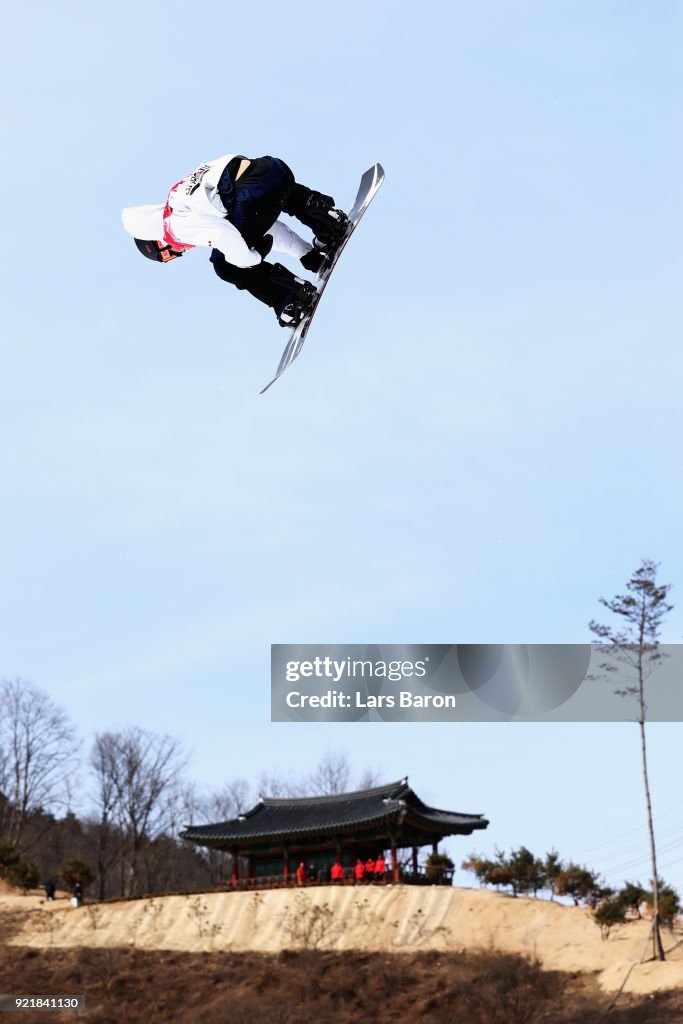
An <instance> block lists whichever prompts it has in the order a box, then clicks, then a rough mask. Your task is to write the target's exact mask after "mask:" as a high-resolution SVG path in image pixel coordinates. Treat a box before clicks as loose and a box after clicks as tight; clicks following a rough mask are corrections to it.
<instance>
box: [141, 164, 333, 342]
mask: <svg viewBox="0 0 683 1024" xmlns="http://www.w3.org/2000/svg"><path fill="white" fill-rule="evenodd" d="M281 213H286V214H289V215H290V216H293V217H296V218H297V219H298V220H299V221H301V223H302V224H304V225H305V226H306V227H307V228H309V229H310V230H311V231H312V232H313V234H314V238H313V242H307V241H305V240H304V239H303V238H301V237H300V236H299V235H298V234H297V233H296V232H295V231H293V230H292V229H291V228H290V227H288V226H287V225H286V224H284V223H283V222H282V221H280V220H279V219H278V218H279V216H280V214H281ZM122 219H123V225H124V227H125V229H126V231H128V233H129V234H131V235H132V236H133V238H134V240H135V244H136V246H137V248H138V250H139V251H140V252H141V253H142V254H143V256H146V257H147V258H148V259H150V260H154V261H155V262H159V263H168V262H170V261H171V260H174V259H176V258H177V257H179V256H182V255H183V253H185V252H186V251H187V250H188V249H193V248H195V247H196V246H202V245H204V246H208V247H209V248H210V249H211V256H210V260H211V263H212V264H213V269H214V270H215V272H216V274H217V275H218V277H220V279H221V280H222V281H227V282H229V283H230V284H234V285H235V286H236V287H237V288H239V289H243V290H245V291H247V292H249V293H250V294H251V295H253V296H254V298H256V299H259V300H260V301H261V302H264V303H265V304H266V305H268V306H271V307H272V309H274V310H275V314H276V316H277V318H278V323H280V325H281V326H283V327H295V326H296V325H297V324H298V323H299V322H300V321H301V320H302V319H303V317H304V316H305V315H306V313H307V312H308V310H309V309H310V308H311V306H312V304H313V300H314V299H315V297H316V294H317V291H316V288H315V286H314V285H313V284H312V283H311V282H310V281H307V280H305V279H303V278H300V277H297V276H296V275H295V274H293V273H292V272H291V271H290V270H288V269H287V268H285V267H283V266H282V265H281V264H280V263H269V262H268V260H267V259H266V257H267V256H268V255H269V254H270V252H271V251H272V252H279V253H284V254H288V255H290V256H293V257H294V258H295V259H298V260H299V262H300V263H301V265H302V266H303V267H304V269H306V270H308V271H311V272H312V273H319V272H320V271H321V270H322V269H323V267H324V265H325V263H326V261H329V260H331V259H332V258H333V257H334V253H335V251H336V250H337V248H338V246H339V245H340V243H341V242H342V241H343V240H344V236H345V234H346V231H347V228H348V220H347V217H346V214H345V213H343V212H342V211H341V210H338V209H336V208H335V205H334V199H333V198H332V197H331V196H327V195H323V194H322V193H321V192H315V191H313V190H312V189H310V188H307V187H306V186H305V185H301V184H299V183H298V182H297V181H295V178H294V175H293V173H292V171H291V170H290V169H289V167H288V166H287V164H286V163H285V162H284V161H283V160H280V159H279V158H278V157H272V156H263V157H258V158H256V159H249V158H248V157H245V156H232V155H229V154H228V155H225V156H221V157H218V159H216V160H210V161H208V162H207V163H204V164H200V166H199V167H198V168H197V169H196V170H195V171H193V173H192V174H189V175H188V176H187V177H185V178H183V179H182V180H181V181H179V182H177V184H175V185H173V187H172V188H171V190H170V192H169V194H168V198H167V200H166V202H165V203H164V204H158V205H156V206H154V205H152V206H130V207H127V208H126V209H125V210H124V211H123V217H122Z"/></svg>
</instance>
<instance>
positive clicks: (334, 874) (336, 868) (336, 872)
mask: <svg viewBox="0 0 683 1024" xmlns="http://www.w3.org/2000/svg"><path fill="white" fill-rule="evenodd" d="M330 877H331V879H332V881H333V882H343V881H344V868H343V867H342V866H341V862H340V861H338V860H336V861H335V862H334V864H333V865H332V870H331V871H330Z"/></svg>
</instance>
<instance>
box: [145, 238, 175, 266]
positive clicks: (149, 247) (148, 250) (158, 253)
mask: <svg viewBox="0 0 683 1024" xmlns="http://www.w3.org/2000/svg"><path fill="white" fill-rule="evenodd" d="M135 244H136V246H137V248H138V252H141V253H142V255H143V256H146V257H147V259H148V260H153V261H154V262H155V263H168V262H169V261H170V260H175V259H177V257H178V256H182V255H183V254H182V252H178V250H177V249H174V248H173V246H172V245H167V244H166V242H159V241H151V240H150V241H146V240H143V239H141V238H136V239H135Z"/></svg>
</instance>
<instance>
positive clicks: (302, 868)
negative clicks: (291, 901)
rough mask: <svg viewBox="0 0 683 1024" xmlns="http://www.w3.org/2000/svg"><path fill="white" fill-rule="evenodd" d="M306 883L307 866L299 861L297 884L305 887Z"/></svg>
mask: <svg viewBox="0 0 683 1024" xmlns="http://www.w3.org/2000/svg"><path fill="white" fill-rule="evenodd" d="M305 881H306V865H305V864H304V862H303V861H302V860H300V861H299V867H298V868H297V869H296V884H297V885H303V884H304V882H305Z"/></svg>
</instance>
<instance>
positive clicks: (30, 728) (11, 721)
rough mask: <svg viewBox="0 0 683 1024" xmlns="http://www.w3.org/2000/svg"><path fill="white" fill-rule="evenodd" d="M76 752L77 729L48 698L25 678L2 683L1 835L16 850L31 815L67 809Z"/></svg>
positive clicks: (0, 729)
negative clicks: (14, 846)
mask: <svg viewBox="0 0 683 1024" xmlns="http://www.w3.org/2000/svg"><path fill="white" fill-rule="evenodd" d="M78 748H79V743H78V741H77V739H76V734H75V731H74V728H73V726H72V725H71V723H70V722H69V720H68V718H67V716H66V714H65V713H64V712H63V711H62V709H61V708H60V707H58V705H57V704H55V703H54V701H52V700H51V698H50V697H48V695H47V694H46V693H44V692H43V691H42V690H39V689H38V688H37V687H35V686H33V685H32V684H31V683H29V682H26V681H25V680H22V679H15V680H12V681H9V680H4V681H3V682H2V684H1V685H0V796H1V797H2V799H0V834H3V835H5V836H6V837H7V839H9V840H10V842H12V843H14V844H15V845H16V846H17V847H19V848H22V836H23V833H24V829H25V827H26V823H27V820H28V817H29V815H30V814H31V813H32V812H33V811H35V810H38V809H39V808H42V809H43V810H46V811H49V810H56V809H58V808H64V807H65V806H66V805H67V802H68V798H69V795H70V788H71V783H72V779H73V774H74V771H75V769H76V765H77V754H78ZM37 838H39V837H36V840H37Z"/></svg>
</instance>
